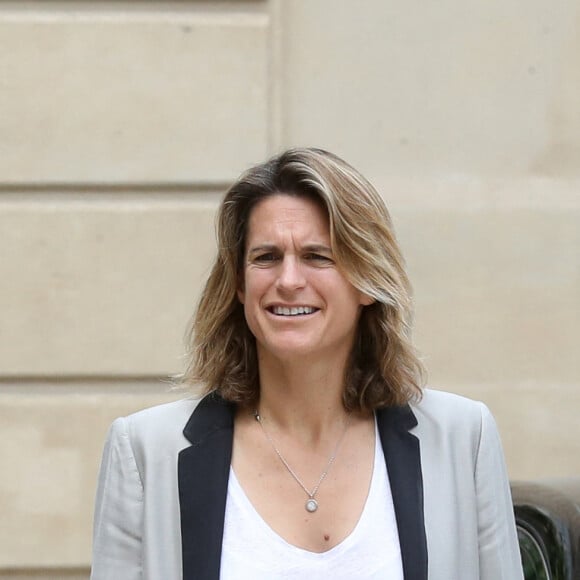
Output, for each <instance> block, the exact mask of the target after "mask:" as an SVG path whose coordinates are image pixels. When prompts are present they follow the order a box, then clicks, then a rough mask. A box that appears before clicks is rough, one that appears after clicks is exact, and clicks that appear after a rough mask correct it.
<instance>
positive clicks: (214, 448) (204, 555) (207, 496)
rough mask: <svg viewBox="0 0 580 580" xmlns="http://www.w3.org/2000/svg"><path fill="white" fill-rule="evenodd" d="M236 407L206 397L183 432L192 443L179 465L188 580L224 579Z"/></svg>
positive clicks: (217, 398)
mask: <svg viewBox="0 0 580 580" xmlns="http://www.w3.org/2000/svg"><path fill="white" fill-rule="evenodd" d="M233 427H234V407H233V405H230V404H228V403H226V402H225V401H224V400H223V399H222V398H221V397H219V396H217V395H216V394H210V395H208V396H206V397H205V398H203V399H202V400H201V401H200V403H199V404H198V406H197V407H196V408H195V410H194V412H193V414H192V415H191V417H190V419H189V421H188V422H187V424H186V426H185V429H184V430H183V434H184V435H185V436H186V437H187V439H188V440H189V441H190V442H191V446H190V447H186V448H185V449H183V450H182V451H181V452H180V453H179V457H178V462H177V466H178V467H177V471H178V486H179V507H180V513H181V548H182V560H183V561H182V565H183V580H198V579H203V580H219V574H220V562H221V552H222V538H223V533H224V518H225V512H226V498H227V490H228V478H229V473H230V463H231V458H232V441H233Z"/></svg>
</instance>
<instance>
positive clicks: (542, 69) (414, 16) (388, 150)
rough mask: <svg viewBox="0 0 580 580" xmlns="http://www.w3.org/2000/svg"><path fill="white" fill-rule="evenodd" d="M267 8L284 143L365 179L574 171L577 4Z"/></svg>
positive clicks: (578, 134) (578, 95)
mask: <svg viewBox="0 0 580 580" xmlns="http://www.w3.org/2000/svg"><path fill="white" fill-rule="evenodd" d="M280 5H281V10H282V14H281V16H280V22H281V25H282V26H283V30H284V32H285V34H284V37H283V41H282V49H281V52H282V57H281V60H282V61H283V62H284V68H283V69H282V72H281V75H280V77H281V82H282V84H283V86H284V87H285V88H286V89H285V91H284V92H283V95H282V97H281V101H282V103H283V106H282V115H283V127H284V130H283V141H284V142H285V143H287V144H301V143H308V144H317V145H319V146H321V147H325V148H328V149H330V150H331V151H334V152H336V153H337V154H339V155H341V156H343V157H344V158H345V159H347V160H349V161H350V162H352V163H353V164H354V165H355V166H358V167H360V168H361V169H362V170H363V171H364V172H365V173H368V174H369V175H375V176H388V175H412V176H425V175H446V174H482V175H494V176H495V175H503V176H508V175H521V174H530V175H540V176H553V177H557V176H563V175H564V176H567V177H574V176H575V177H578V176H579V175H580V164H579V163H578V159H579V158H580V116H579V115H578V105H577V104H578V102H580V60H579V55H580V34H578V22H579V8H578V4H577V3H574V2H569V1H568V0H556V1H555V2H552V3H546V2H544V1H540V0H534V1H532V2H528V3H526V9H525V11H522V10H521V4H520V2H518V1H517V0H507V1H504V0H491V1H490V2H485V3H481V4H477V5H469V6H468V5H467V4H458V3H457V2H455V1H454V0H444V1H443V2H438V3H437V4H431V5H428V6H422V7H421V10H416V6H414V5H411V4H398V3H390V2H383V1H382V0H372V1H370V2H367V3H365V9H364V10H361V9H360V6H359V5H358V4H357V3H355V2H342V3H340V4H339V3H337V2H334V1H333V0H320V1H317V2H310V1H309V0H296V1H293V2H281V3H280ZM328 14H332V18H330V19H329V18H328V17H327V15H328ZM321 23H324V25H323V26H321ZM355 48H356V49H355ZM294 87H299V90H293V88H294Z"/></svg>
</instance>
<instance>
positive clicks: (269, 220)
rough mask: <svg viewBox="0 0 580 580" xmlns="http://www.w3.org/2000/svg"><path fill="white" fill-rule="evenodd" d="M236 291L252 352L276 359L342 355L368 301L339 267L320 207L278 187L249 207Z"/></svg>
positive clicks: (324, 215) (351, 339) (325, 219)
mask: <svg viewBox="0 0 580 580" xmlns="http://www.w3.org/2000/svg"><path fill="white" fill-rule="evenodd" d="M238 297H239V300H240V302H242V304H243V305H244V312H245V316H246V320H247V323H248V326H249V328H250V330H251V331H252V333H253V334H254V336H255V337H256V342H257V347H258V354H259V355H260V356H261V357H263V356H267V355H271V356H273V357H275V358H277V359H281V360H283V359H291V358H295V357H302V358H304V357H306V356H311V355H316V356H318V357H324V356H328V357H330V358H333V359H336V357H338V360H340V359H341V357H344V359H343V360H346V357H347V356H348V355H349V353H350V350H351V347H352V344H353V340H354V336H355V331H356V326H357V322H358V319H359V316H360V311H361V307H362V306H363V305H367V304H370V303H371V302H372V300H371V299H370V298H369V297H368V296H366V295H364V294H362V293H361V292H359V291H358V290H356V289H355V288H354V286H352V284H350V282H348V281H347V279H346V278H345V277H344V275H343V274H342V273H341V272H340V271H339V270H338V269H337V267H336V264H335V262H334V259H333V255H332V250H331V248H330V234H329V226H328V217H327V216H326V213H325V211H324V210H323V209H322V208H321V207H320V206H319V205H318V204H316V203H315V202H314V201H312V200H310V199H307V198H302V197H295V196H290V195H284V194H277V195H273V196H270V197H267V198H265V199H264V200H263V201H261V202H259V203H258V205H257V206H256V207H255V208H254V209H253V210H252V213H251V214H250V220H249V225H248V233H247V240H246V248H245V259H244V271H243V286H242V287H241V288H240V289H239V290H238Z"/></svg>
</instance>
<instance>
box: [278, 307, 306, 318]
mask: <svg viewBox="0 0 580 580" xmlns="http://www.w3.org/2000/svg"><path fill="white" fill-rule="evenodd" d="M314 310H315V308H312V306H292V307H291V308H288V307H287V306H274V308H272V311H273V312H274V314H277V315H278V316H298V315H299V314H312V313H313V312H314Z"/></svg>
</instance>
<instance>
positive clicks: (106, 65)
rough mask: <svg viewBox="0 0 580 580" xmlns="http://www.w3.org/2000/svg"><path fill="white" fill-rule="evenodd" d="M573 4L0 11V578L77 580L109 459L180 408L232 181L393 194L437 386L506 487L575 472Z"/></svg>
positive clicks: (578, 211) (577, 244)
mask: <svg viewBox="0 0 580 580" xmlns="http://www.w3.org/2000/svg"><path fill="white" fill-rule="evenodd" d="M579 103H580V4H578V2H574V1H573V0H554V1H548V0H532V1H531V2H526V3H522V2H519V1H515V0H501V1H500V0H490V1H488V2H483V3H465V2H459V1H458V0H443V2H438V3H433V4H429V3H426V4H425V3H423V4H421V5H420V6H418V5H415V4H409V3H400V2H384V1H383V0H368V1H365V2H355V1H354V0H346V1H344V2H336V1H333V0H287V1H284V0H263V1H244V0H235V1H230V2H226V1H223V2H222V1H217V0H216V1H196V0H191V1H182V2H153V1H147V2H145V1H143V2H129V1H99V2H91V1H89V0H78V1H66V2H65V1H62V2H56V1H37V2H32V1H22V2H8V1H2V0H0V305H1V319H0V465H2V469H1V470H0V506H1V511H2V517H1V518H0V520H1V523H0V579H5V578H21V579H22V578H43V579H47V578H59V579H60V578H71V579H72V578H74V579H78V578H86V577H87V574H88V572H87V570H88V566H89V563H90V540H91V518H92V502H93V495H94V487H95V478H96V473H97V469H98V462H99V457H100V453H101V448H102V443H103V438H104V435H105V432H106V429H107V427H108V425H109V423H110V422H111V420H112V419H113V418H114V417H116V416H119V415H122V414H127V413H129V412H132V411H134V410H137V409H140V408H143V407H146V406H149V405H152V404H155V403H157V402H161V401H164V400H168V399H170V398H173V397H175V396H177V395H176V394H175V393H171V392H169V389H168V385H167V383H165V382H162V380H161V379H163V378H164V377H167V376H169V375H171V374H172V373H176V372H178V371H179V370H180V369H181V359H180V357H181V353H182V335H183V331H184V328H185V325H186V323H187V319H188V317H189V315H190V313H191V311H192V309H193V306H194V304H195V302H196V298H197V294H198V290H199V288H200V286H201V284H202V282H203V279H204V276H205V275H206V273H207V269H208V265H209V263H210V261H211V257H212V255H213V250H214V239H213V215H214V210H215V207H216V205H217V203H218V200H219V198H220V195H221V193H222V192H223V191H224V189H225V188H226V187H227V184H228V182H230V181H231V180H232V179H233V178H234V177H235V176H236V175H237V174H238V173H239V172H240V171H241V170H243V169H244V168H246V167H247V166H248V165H249V164H251V163H254V162H257V161H260V160H262V159H263V158H264V157H265V156H266V155H268V154H270V153H272V152H276V151H278V150H280V149H281V148H283V147H285V146H289V145H317V146H322V147H325V148H328V149H330V150H332V151H334V152H336V153H338V154H339V155H341V156H343V157H344V158H345V159H347V160H348V161H350V162H352V163H353V164H354V165H355V166H357V167H358V168H360V169H361V170H362V171H363V173H365V174H366V175H368V176H369V177H370V178H371V179H372V180H373V181H374V182H375V184H376V185H377V186H378V187H379V189H380V191H381V192H382V194H383V195H384V197H385V200H386V201H387V203H388V205H389V207H390V209H391V212H392V214H393V218H394V221H395V224H396V227H397V231H398V234H399V238H400V241H401V243H402V246H403V249H404V251H405V254H406V256H407V260H408V264H409V270H410V273H411V277H412V280H413V282H414V286H415V293H416V302H417V306H416V342H417V344H418V346H419V348H420V350H421V351H422V352H423V353H424V356H425V360H426V364H427V366H428V368H429V370H430V377H431V379H430V383H431V384H432V385H433V386H434V387H436V388H443V389H447V390H451V391H455V392H458V393H462V394H465V395H468V396H471V397H474V398H478V399H481V400H483V401H484V402H486V403H487V404H488V405H489V406H490V408H491V409H492V411H493V412H494V414H495V416H496V418H497V420H498V423H499V426H500V430H501V433H502V436H503V440H504V445H505V449H506V456H507V461H508V466H509V470H510V475H511V476H512V478H514V479H524V478H539V477H550V476H566V475H572V474H576V475H578V473H579V472H580V427H579V422H578V419H577V414H578V410H579V409H580V355H579V347H578V345H579V344H580V109H579Z"/></svg>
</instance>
